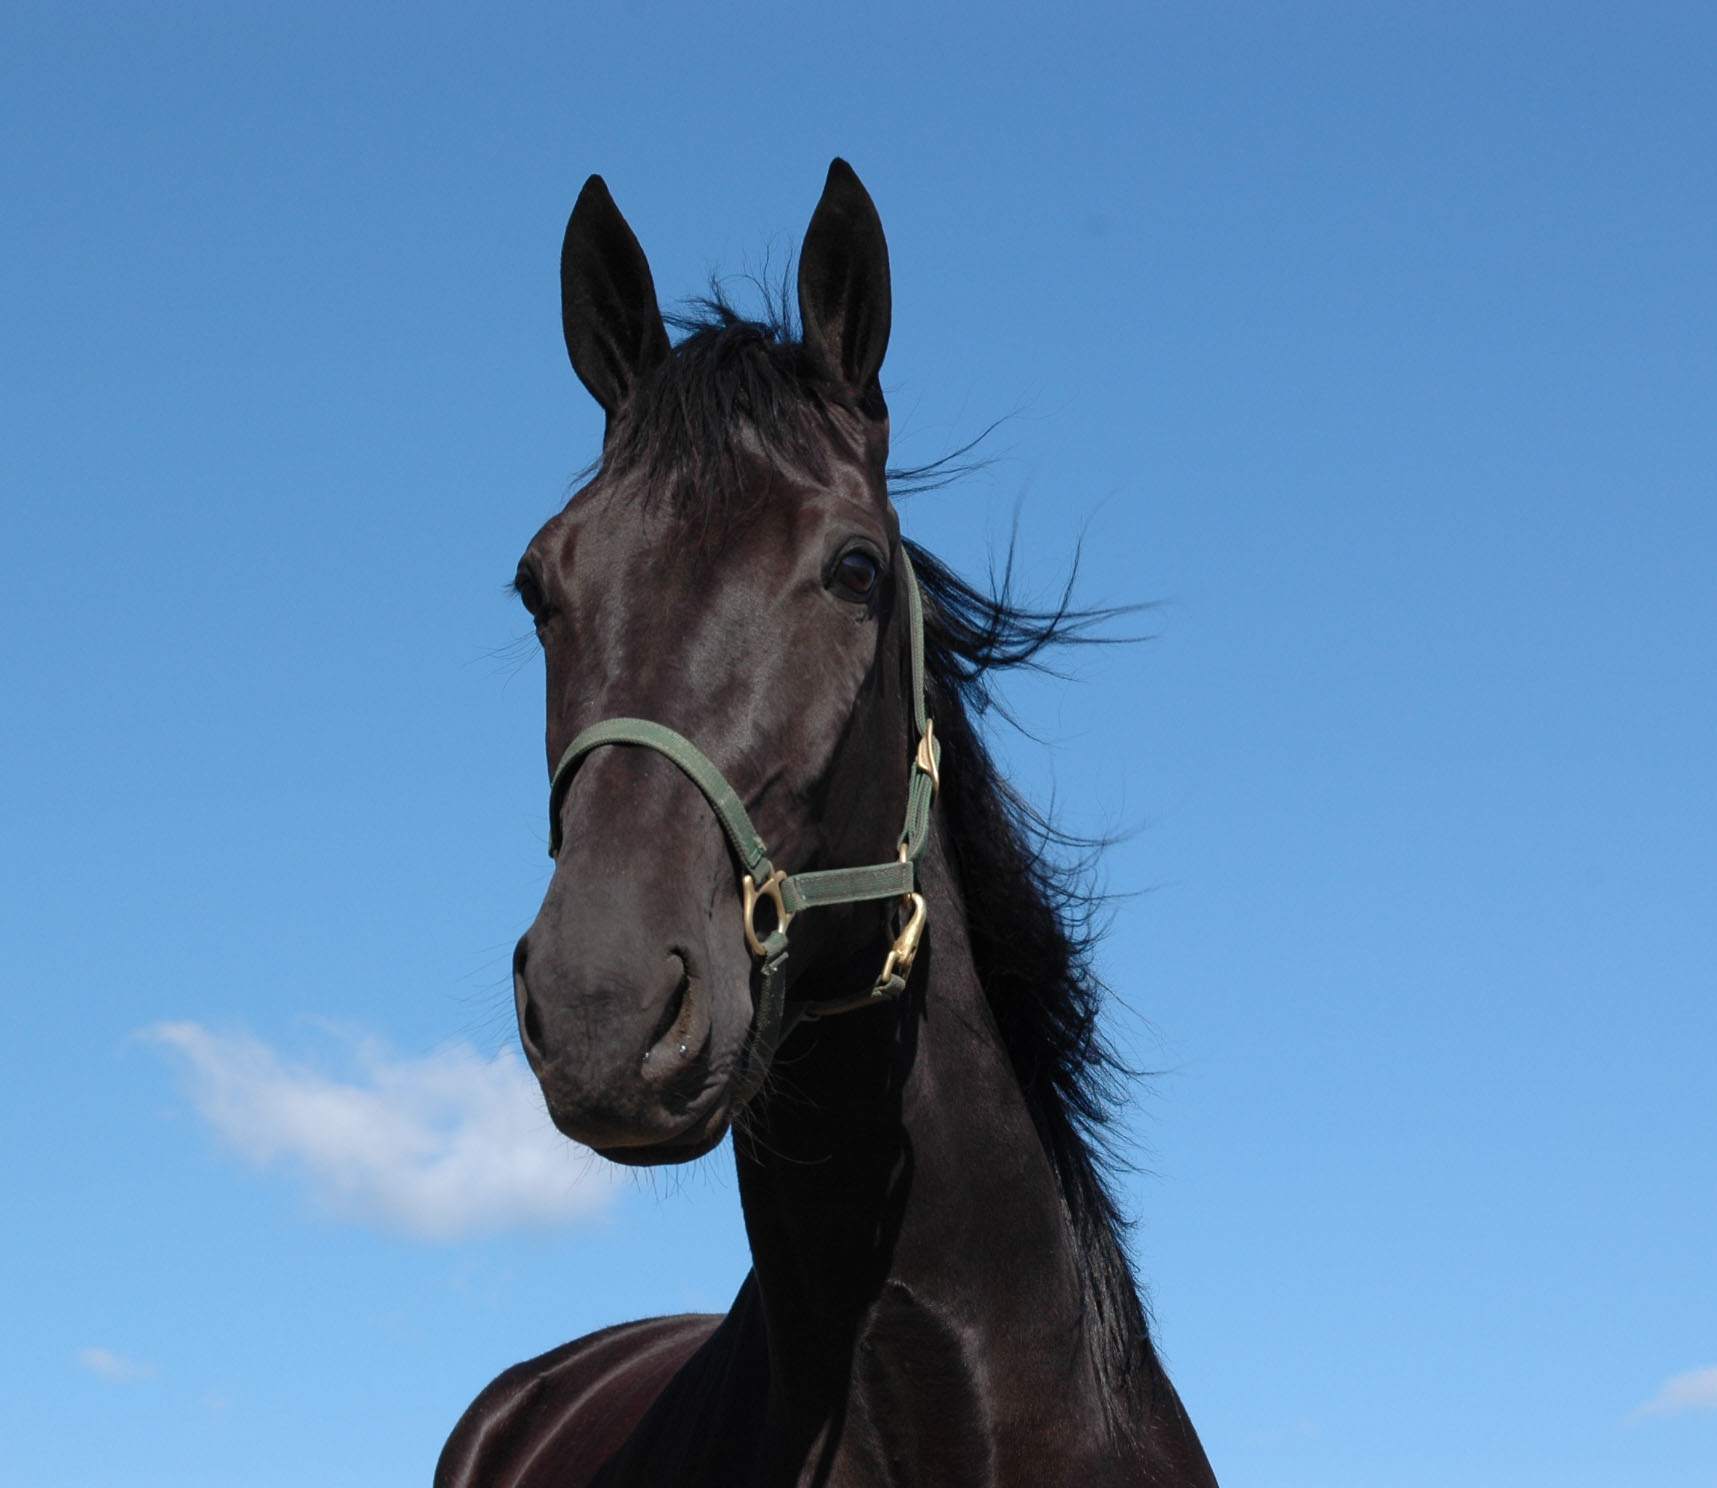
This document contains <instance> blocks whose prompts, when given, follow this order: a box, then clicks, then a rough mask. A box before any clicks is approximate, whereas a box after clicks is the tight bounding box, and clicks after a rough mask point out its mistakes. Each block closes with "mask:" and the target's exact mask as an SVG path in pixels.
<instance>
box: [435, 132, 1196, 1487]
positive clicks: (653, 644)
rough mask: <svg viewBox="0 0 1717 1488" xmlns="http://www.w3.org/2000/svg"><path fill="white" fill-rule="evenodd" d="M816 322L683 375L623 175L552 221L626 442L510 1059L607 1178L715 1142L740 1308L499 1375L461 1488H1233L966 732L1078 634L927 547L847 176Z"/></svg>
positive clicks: (1082, 1034)
mask: <svg viewBox="0 0 1717 1488" xmlns="http://www.w3.org/2000/svg"><path fill="white" fill-rule="evenodd" d="M797 297H798V307H797V308H798V319H799V329H798V334H797V335H796V336H795V335H794V333H793V330H792V327H791V326H790V325H789V324H788V323H787V319H788V318H787V317H786V316H782V317H779V321H780V323H777V321H776V320H775V319H769V320H764V321H757V320H749V319H746V318H745V317H744V316H742V315H741V314H739V313H738V312H737V311H735V310H734V309H732V308H731V307H730V306H729V305H727V304H726V303H725V302H724V301H723V300H721V299H720V298H719V296H718V297H717V298H715V299H713V300H710V301H706V302H703V311H702V314H701V315H699V316H697V317H695V318H694V317H680V318H679V320H678V321H677V324H678V326H679V328H680V329H682V330H683V331H684V332H685V334H684V335H683V336H682V337H681V338H680V339H679V340H678V341H677V343H676V342H673V341H672V340H671V339H670V336H669V333H668V322H667V321H666V320H665V319H664V317H663V315H662V312H661V309H660V307H659V305H658V302H657V298H656V290H655V285H654V281H653V279H652V277H651V274H650V268H649V264H648V262H647V260H646V259H645V256H644V252H643V250H642V248H641V247H640V246H639V243H638V240H637V238H636V237H635V236H634V235H633V233H632V230H631V228H630V227H629V226H628V225H627V223H626V221H625V219H624V218H623V217H622V216H621V214H620V212H619V210H618V208H617V207H616V206H615V204H614V201H613V198H612V197H611V196H610V194H609V192H608V189H607V187H606V185H605V184H604V183H603V181H602V179H601V177H599V176H592V177H591V178H590V179H589V180H588V181H587V182H586V184H585V186H584V188H583V190H582V192H581V193H580V194H579V197H578V201H577V205H576V206H575V208H574V209H573V212H572V216H571V219H570V221H569V222H568V224H567V230H566V237H565V241H564V244H563V248H562V253H561V301H562V323H563V330H564V332H565V337H566V345H567V350H568V353H569V355H570V357H571V360H572V366H573V370H574V371H575V372H576V373H577V374H578V377H579V379H580V380H581V381H582V382H583V384H584V386H585V387H586V388H587V389H588V390H589V392H590V393H591V394H592V395H593V396H594V397H595V399H596V400H597V402H598V403H599V404H600V405H601V407H602V409H603V411H604V413H605V416H606V423H605V428H604V435H603V443H602V453H601V457H600V461H599V464H598V465H597V466H596V467H594V469H595V474H594V475H593V476H592V477H591V478H590V479H589V481H588V483H587V484H586V485H584V487H583V488H582V489H581V490H579V491H578V492H577V493H576V494H575V495H574V496H573V498H572V499H571V500H570V501H569V502H568V504H567V505H566V507H565V509H564V510H563V511H562V512H561V513H560V514H559V515H558V516H556V517H554V518H553V519H552V520H551V521H549V522H548V523H547V525H546V526H544V527H543V528H542V530H541V531H540V532H538V533H537V534H536V536H535V537H534V538H533V539H532V540H531V542H530V545H529V547H528V548H527V549H526V551H525V554H524V556H523V558H522V559H521V560H520V563H519V566H518V572H517V576H516V579H515V588H516V590H517V593H518V597H519V599H520V600H521V601H522V602H523V604H524V606H525V608H526V609H527V610H528V611H529V613H530V615H531V617H532V620H533V622H534V624H535V628H536V632H537V635H538V637H539V638H540V640H541V644H542V649H543V652H544V656H545V662H546V671H547V682H548V719H547V739H546V744H547V757H548V762H549V765H550V766H551V771H550V774H551V788H550V797H549V799H550V832H549V842H550V851H551V853H552V854H553V857H554V871H553V875H552V877H551V879H550V882H549V886H548V889H547V892H546V895H545V898H544V900H543V903H542V907H541V909H540V911H539V912H538V914H537V917H536V919H535V921H534V922H533V923H532V925H531V926H530V928H529V930H528V931H527V932H526V934H525V935H524V937H523V939H521V940H520V941H519V943H518V946H517V949H516V951H515V954H514V967H513V969H514V991H515V1002H516V1010H517V1014H518V1024H519V1034H520V1038H521V1041H522V1043H523V1046H524V1051H525V1054H526V1056H527V1058H528V1060H529V1063H530V1067H531V1069H532V1071H533V1072H534V1073H535V1075H536V1078H537V1080H538V1082H539V1083H540V1085H541V1088H542V1093H543V1096H544V1099H545V1101H546V1103H547V1107H548V1111H549V1113H550V1115H551V1117H552V1119H553V1121H554V1124H555V1125H556V1127H558V1128H559V1130H560V1131H562V1132H563V1133H565V1134H566V1135H567V1136H568V1137H571V1138H573V1139H574V1140H576V1141H578V1142H582V1143H584V1144H586V1145H588V1146H589V1147H591V1148H593V1149H595V1150H596V1151H597V1152H598V1153H600V1154H601V1155H602V1156H604V1157H606V1158H608V1159H610V1160H611V1161H613V1162H617V1163H627V1164H638V1165H648V1164H659V1163H681V1162H687V1161H690V1160H692V1159H694V1158H697V1157H700V1156H702V1155H704V1154H706V1153H708V1152H710V1151H711V1150H712V1149H713V1148H714V1147H715V1146H716V1145H717V1144H718V1143H719V1142H720V1141H721V1140H722V1139H723V1137H724V1135H726V1133H727V1132H728V1131H729V1130H730V1129H731V1130H732V1132H733V1136H734V1141H733V1147H734V1157H735V1161H736V1164H737V1168H738V1180H739V1193H740V1197H741V1201H742V1205H743V1210H744V1217H745V1226H746V1230H747V1233H748V1236H749V1240H750V1246H751V1255H752V1262H753V1267H752V1270H751V1272H750V1273H749V1275H748V1276H747V1277H746V1278H745V1281H744V1283H743V1284H742V1285H741V1287H740V1289H739V1292H738V1295H737V1296H736V1298H735V1300H734V1303H733V1306H732V1308H731V1309H730V1310H729V1311H728V1312H727V1314H726V1315H725V1316H719V1317H717V1316H703V1315H696V1316H678V1317H663V1318H655V1319H651V1320H647V1321H642V1322H632V1323H624V1324H621V1325H619V1326H617V1327H611V1328H607V1329H605V1330H603V1331H601V1332H598V1333H594V1334H591V1335H590V1336H588V1337H586V1338H582V1339H579V1340H577V1341H575V1342H573V1343H569V1344H566V1345H564V1346H563V1347H561V1348H557V1349H554V1350H552V1351H551V1352H549V1353H547V1354H544V1355H542V1356H541V1357H539V1358H536V1359H531V1360H529V1361H527V1362H526V1363H523V1364H520V1365H517V1366H516V1367H514V1368H512V1369H509V1370H507V1371H506V1372H505V1373H503V1374H502V1375H500V1377H499V1378H497V1379H496V1380H495V1381H494V1382H493V1383H492V1384H490V1385H489V1386H488V1387H487V1388H486V1389H485V1390H483V1391H482V1393H481V1394H480V1395H479V1396H478V1397H477V1399H476V1400H475V1402H474V1403H473V1404H472V1405H471V1406H470V1408H469V1409H468V1410H467V1411H466V1413H465V1415H464V1416H463V1417H462V1419H461V1420H460V1421H459V1423H458V1425H457V1427H456V1428H455V1429H454V1431H453V1433H452V1436H451V1437H450V1438H449V1440H448V1442H447V1444H446V1446H445V1448H444V1450H443V1452H442V1455H441V1458H440V1461H439V1464H438V1466H437V1469H436V1476H435V1483H436V1485H437V1488H586V1485H602V1488H619V1485H633V1484H649V1485H700V1484H711V1485H724V1488H729V1485H741V1484H745V1485H767V1488H774V1485H788V1484H803V1485H813V1484H814V1485H824V1488H849V1485H853V1488H857V1485H882V1484H902V1485H904V1484H924V1485H936V1488H960V1485H974V1488H975V1485H1030V1488H1050V1485H1078V1488H1100V1485H1121V1484H1129V1485H1133V1484H1151V1485H1161V1488H1195V1485H1196V1488H1215V1481H1216V1480H1215V1478H1214V1476H1213V1474H1212V1472H1211V1469H1210V1465H1209V1462H1208V1461H1207V1459H1206V1456H1205V1453H1204V1450H1203V1448H1202V1446H1201V1445H1200V1443H1199V1439H1198V1436H1197V1433H1196V1432H1195V1431H1194V1430H1193V1427H1192V1424H1191V1422H1190V1421H1189V1420H1188V1418H1187V1414H1186V1411H1185V1410H1184V1408H1183V1407H1182V1405H1181V1402H1180V1399H1179V1397H1178V1395H1177V1394H1176V1393H1175V1390H1174V1387H1173V1386H1172V1385H1171V1384H1170V1382H1169V1380H1168V1377H1167V1375H1166V1374H1165V1372H1164V1370H1163V1368H1162V1366H1161V1364H1160V1362H1159V1361H1158V1358H1157V1354H1156V1351H1155V1349H1154V1347H1153V1345H1152V1341H1151V1338H1150V1333H1149V1330H1148V1328H1147V1325H1146V1318H1145V1312H1144V1308H1143V1306H1142V1304H1141V1302H1140V1298H1139V1293H1138V1289H1137V1286H1136V1283H1135V1281H1134V1277H1133V1274H1132V1271H1131V1269H1130V1266H1129V1262H1128V1259H1127V1256H1126V1252H1125V1249H1124V1246H1123V1243H1122V1226H1121V1221H1120V1217H1119V1214H1118V1210H1117V1206H1116V1202H1115V1200H1114V1197H1113V1195H1112V1192H1111V1188H1110V1186H1109V1182H1110V1180H1109V1177H1108V1175H1109V1172H1110V1168H1109V1166H1108V1163H1107V1161H1106V1157H1105V1154H1106V1151H1107V1148H1106V1145H1105V1144H1106V1140H1107V1138H1106V1136H1105V1126H1104V1123H1105V1121H1106V1119H1107V1118H1108V1117H1109V1115H1110V1114H1111V1113H1112V1111H1113V1109H1114V1105H1115V1101H1116V1100H1117V1099H1118V1076H1119V1073H1120V1067H1119V1066H1118V1065H1117V1064H1116V1063H1115V1061H1114V1059H1113V1058H1112V1056H1111V1054H1110V1053H1109V1051H1108V1049H1107V1046H1106V1045H1105V1043H1104V1042H1103V1040H1102V1038H1101V1036H1100V1033H1099V1030H1098V1027H1097V1015H1098V1010H1099V1002H1100V998H1101V995H1102V992H1101V987H1100V986H1099V984H1098V981H1097V979H1096V977H1095V975H1094V973H1093V970H1092V966H1091V960H1090V937H1089V935H1088V933H1087V931H1088V928H1089V921H1088V918H1082V915H1081V910H1082V909H1088V908H1089V903H1090V901H1089V899H1088V898H1087V897H1085V896H1083V895H1082V892H1081V890H1080V888H1079V883H1078V881H1076V880H1075V879H1074V878H1073V877H1071V876H1070V874H1069V872H1068V871H1067V869H1066V867H1065V865H1064V864H1063V862H1062V859H1061V858H1060V857H1059V856H1057V854H1055V853H1054V852H1053V851H1051V849H1050V846H1049V845H1048V843H1047V842H1046V839H1045V838H1044V837H1043V835H1042V833H1041V832H1040V831H1039V830H1037V828H1038V827H1039V826H1041V825H1042V818H1040V817H1038V816H1036V815H1035V813H1034V812H1033V811H1032V808H1031V807H1030V806H1029V805H1028V804H1027V803H1026V802H1025V801H1024V800H1023V799H1022V798H1021V797H1020V796H1019V795H1018V794H1017V793H1016V792H1014V791H1013V790H1011V789H1010V787H1009V785H1008V783H1007V782H1006V780H1005V779H1004V778H1003V777H1002V775H1001V774H1000V773H999V771H998V769H997V766H996V764H995V763H994V761H993V760H992V758H991V755H990V754H989V752H988V751H987V749H986V745H985V742H984V739H983V736H982V734H981V733H980V730H979V727H978V724H979V718H978V715H979V714H980V713H981V712H982V711H983V709H984V707H985V706H986V705H987V704H988V703H989V701H990V700H991V688H992V686H993V683H994V681H995V678H996V676H997V675H999V673H1000V672H1002V671H1004V670H1005V669H1006V668H1007V667H1008V666H1010V665H1017V664H1020V663H1024V662H1029V661H1031V660H1032V659H1033V658H1035V657H1036V656H1037V655H1038V654H1039V652H1040V651H1041V650H1042V648H1043V647H1045V646H1046V645H1050V644H1053V643H1054V642H1056V641H1057V640H1062V639H1066V638H1067V635H1068V631H1069V629H1070V625H1071V624H1072V620H1071V619H1070V617H1071V616H1073V612H1070V611H1069V609H1068V608H1067V606H1066V605H1065V604H1063V606H1061V607H1060V608H1059V609H1057V610H1054V611H1047V610H1045V611H1037V610H1031V609H1028V608H1025V607H1022V606H1018V605H1016V604H1014V603H1013V602H1012V601H1011V600H1010V599H1009V598H1008V596H1007V593H1006V591H1005V587H1004V589H1003V592H1002V593H1001V594H1000V595H999V596H996V595H990V594H986V593H984V592H982V591H981V590H979V589H977V588H975V587H972V586H970V585H968V584H967V583H966V582H965V581H963V580H961V579H960V578H958V577H957V576H956V575H955V574H954V573H953V572H952V571H951V570H950V569H949V568H948V567H946V566H945V565H943V564H942V563H940V562H938V561H937V560H936V559H935V558H934V557H932V556H931V555H930V554H929V553H927V552H925V551H923V550H922V549H921V548H918V547H917V546H915V545H913V544H911V543H909V542H907V541H905V540H904V539H903V538H902V536H901V533H900V524H899V520H898V517H897V514H896V511H895V508H894V506H893V504H892V502H891V497H890V486H889V469H888V464H887V460H888V436H889V423H888V408H887V404H886V402H885V400H884V398H883V393H882V388H881V383H880V381H879V374H880V370H881V367H882V361H883V354H884V351H885V349H886V347H887V343H888V337H889V327H890V317H891V308H892V307H891V296H890V286H889V266H888V249H887V245H886V242H885V240H884V237H883V231H882V224H881V221H880V219H879V218H878V215H877V211H876V207H875V205H874V204H873V202H872V200H871V198H870V196H869V194H868V193H867V192H866V190H865V188H864V187H863V185H861V184H860V182H859V179H858V177H857V175H856V174H854V172H853V170H852V169H851V167H850V166H848V165H847V164H846V163H845V162H844V161H841V160H836V161H835V162H834V163H833V164H832V165H831V166H830V168H829V172H828V178H827V181H826V183H825V186H824V189H823V193H822V196H821V199H820V200H819V202H818V204H817V207H816V210H815V212H814V213H813V215H812V218H811V222H810V226H809V228H808V230H807V232H806V235H805V238H804V242H803V245H802V248H801V251H800V255H799V267H798V273H797ZM1073 618H1075V619H1076V617H1073ZM902 823H904V825H902ZM777 862H779V863H780V864H782V865H788V866H790V867H791V869H792V870H793V871H792V872H789V871H788V866H783V867H776V866H775V864H776V863H777Z"/></svg>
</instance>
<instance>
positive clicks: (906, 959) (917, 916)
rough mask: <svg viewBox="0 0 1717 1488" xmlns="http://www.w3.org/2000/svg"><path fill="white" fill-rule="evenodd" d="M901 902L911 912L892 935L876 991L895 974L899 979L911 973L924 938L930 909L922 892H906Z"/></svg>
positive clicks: (902, 979)
mask: <svg viewBox="0 0 1717 1488" xmlns="http://www.w3.org/2000/svg"><path fill="white" fill-rule="evenodd" d="M903 902H904V903H905V904H906V905H907V906H908V907H909V908H910V909H911V910H912V913H911V914H910V915H908V916H907V919H906V924H905V926H904V928H902V930H901V932H900V934H899V935H897V936H895V937H894V945H893V947H892V948H891V949H890V950H889V953H888V956H887V958H886V959H885V960H884V961H883V963H882V975H881V976H879V977H878V978H877V979H876V985H877V989H878V991H880V990H881V989H882V988H884V987H886V986H887V985H888V984H889V982H890V981H891V980H892V979H893V978H894V976H895V975H896V974H898V975H899V977H900V979H901V981H905V980H906V979H907V977H909V976H911V975H912V963H913V962H914V961H916V960H917V959H918V943H919V942H920V941H921V940H923V939H924V925H925V922H926V921H928V920H929V918H930V909H929V906H928V905H926V904H925V902H924V896H923V895H922V894H908V895H907V896H906V898H905V900H904V901H903Z"/></svg>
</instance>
